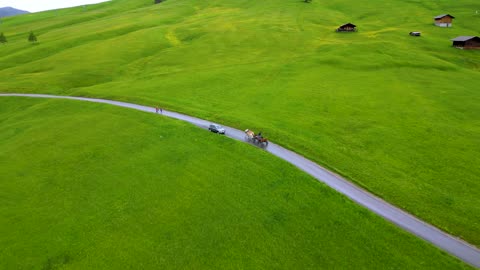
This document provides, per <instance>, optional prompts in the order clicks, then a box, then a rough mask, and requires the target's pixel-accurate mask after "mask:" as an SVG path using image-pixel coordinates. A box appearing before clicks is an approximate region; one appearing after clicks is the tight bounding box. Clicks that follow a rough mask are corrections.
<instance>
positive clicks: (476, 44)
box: [452, 36, 480, 50]
mask: <svg viewBox="0 0 480 270" xmlns="http://www.w3.org/2000/svg"><path fill="white" fill-rule="evenodd" d="M452 41H453V44H452V46H453V47H455V48H458V49H465V50H480V37H477V36H459V37H456V38H454V39H452Z"/></svg>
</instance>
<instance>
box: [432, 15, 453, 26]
mask: <svg viewBox="0 0 480 270" xmlns="http://www.w3.org/2000/svg"><path fill="white" fill-rule="evenodd" d="M453 19H455V17H453V16H452V15H450V14H442V15H438V16H436V17H434V18H433V20H434V21H435V25H436V26H440V27H452V21H453Z"/></svg>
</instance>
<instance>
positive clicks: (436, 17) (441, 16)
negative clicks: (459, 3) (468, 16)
mask: <svg viewBox="0 0 480 270" xmlns="http://www.w3.org/2000/svg"><path fill="white" fill-rule="evenodd" d="M447 16H449V17H451V18H452V19H455V17H453V16H452V15H450V14H442V15H438V16H435V17H433V18H434V19H441V18H443V17H447Z"/></svg>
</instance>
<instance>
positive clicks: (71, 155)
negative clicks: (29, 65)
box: [0, 97, 468, 269]
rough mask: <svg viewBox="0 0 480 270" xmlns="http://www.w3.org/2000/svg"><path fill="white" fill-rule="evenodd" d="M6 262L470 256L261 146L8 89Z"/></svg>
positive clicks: (182, 265)
mask: <svg viewBox="0 0 480 270" xmlns="http://www.w3.org/2000/svg"><path fill="white" fill-rule="evenodd" d="M0 161H6V162H0V171H1V172H2V174H1V175H2V177H1V179H2V181H0V247H1V251H2V252H0V269H139V268H141V269H265V268H276V269H292V268H296V269H307V268H315V269H332V268H343V269H351V268H355V269H440V268H441V269H463V268H468V267H467V266H465V265H464V264H462V263H460V262H458V260H456V259H454V258H452V257H450V256H448V255H446V254H445V253H444V252H441V251H439V250H438V249H436V248H435V247H432V246H431V245H430V244H428V243H425V242H424V241H422V240H420V239H418V238H416V237H415V236H413V235H410V234H408V233H406V232H404V231H402V230H401V229H399V228H397V227H395V226H394V225H392V224H391V223H389V222H387V221H385V220H383V219H382V218H380V217H378V216H376V215H374V214H372V213H371V212H369V211H368V210H366V209H364V208H363V207H360V206H358V205H356V204H355V203H353V202H352V201H350V200H348V199H347V198H345V197H344V196H342V195H340V194H338V193H336V192H335V191H333V190H332V189H330V188H328V187H326V186H325V185H323V184H321V183H320V182H318V181H316V180H315V179H313V178H311V177H309V176H308V175H306V174H305V173H302V172H300V171H298V170H297V169H296V168H295V167H294V166H292V165H290V164H288V163H286V162H284V161H282V160H280V159H278V158H276V157H273V156H271V155H269V154H268V153H266V152H264V151H262V150H261V149H258V148H255V147H252V146H251V145H248V144H244V143H241V142H236V141H233V140H231V139H228V138H225V137H223V136H219V135H216V134H213V133H209V132H206V131H204V130H201V129H198V128H197V127H195V126H193V125H189V124H186V123H182V122H179V121H174V120H171V119H167V118H165V117H161V116H158V115H155V114H150V113H143V112H138V111H134V110H128V109H124V108H117V107H113V106H109V105H103V104H89V103H87V104H85V103H84V102H79V101H60V100H50V101H44V100H39V99H29V98H6V97H2V98H0Z"/></svg>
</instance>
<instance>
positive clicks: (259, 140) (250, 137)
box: [245, 129, 268, 147]
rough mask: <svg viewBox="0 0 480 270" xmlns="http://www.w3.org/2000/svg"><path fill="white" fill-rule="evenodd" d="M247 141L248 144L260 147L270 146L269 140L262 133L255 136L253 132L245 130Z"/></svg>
mask: <svg viewBox="0 0 480 270" xmlns="http://www.w3.org/2000/svg"><path fill="white" fill-rule="evenodd" d="M245 140H246V141H247V142H252V143H254V144H256V145H259V146H260V147H267V146H268V139H267V138H265V137H263V135H262V132H259V133H258V134H255V132H253V130H250V129H246V130H245Z"/></svg>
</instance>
